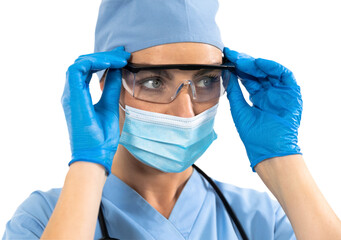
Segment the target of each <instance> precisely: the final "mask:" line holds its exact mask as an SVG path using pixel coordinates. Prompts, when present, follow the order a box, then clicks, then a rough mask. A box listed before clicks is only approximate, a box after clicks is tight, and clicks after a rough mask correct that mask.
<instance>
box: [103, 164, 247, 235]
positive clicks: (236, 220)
mask: <svg viewBox="0 0 341 240" xmlns="http://www.w3.org/2000/svg"><path fill="white" fill-rule="evenodd" d="M192 167H193V168H194V169H195V170H197V171H198V172H199V173H200V174H201V175H202V176H203V177H204V178H205V179H206V180H207V181H208V182H209V183H210V185H211V186H212V187H213V189H214V191H215V192H216V193H217V194H218V196H219V198H220V199H221V201H222V202H223V204H224V206H225V209H226V211H227V213H228V214H229V216H230V218H231V219H232V221H233V223H234V225H235V226H236V227H237V229H238V231H239V234H240V236H241V237H242V239H243V240H247V239H248V237H247V236H246V233H245V231H244V229H243V227H242V225H241V224H240V222H239V220H238V218H237V216H236V214H235V213H234V212H233V210H232V208H231V206H230V204H229V203H228V202H227V200H226V198H225V197H224V195H223V194H222V193H221V191H220V189H219V188H218V186H217V185H216V184H215V183H214V182H213V180H212V179H211V178H210V177H209V176H207V175H206V173H204V172H203V171H202V170H201V169H200V168H198V167H197V166H196V165H194V164H193V165H192ZM98 221H99V225H100V227H101V231H102V235H103V237H102V238H101V239H100V240H119V239H118V238H111V237H109V234H108V229H107V226H106V224H105V221H104V216H103V211H102V204H101V206H100V208H99V213H98Z"/></svg>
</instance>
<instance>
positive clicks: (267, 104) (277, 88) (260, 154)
mask: <svg viewBox="0 0 341 240" xmlns="http://www.w3.org/2000/svg"><path fill="white" fill-rule="evenodd" d="M224 54H225V56H226V57H227V58H228V59H229V60H230V61H231V62H233V63H234V64H235V65H236V74H237V76H238V77H239V78H240V80H241V82H242V84H243V85H244V86H245V88H246V90H247V91H248V92H249V94H250V101H251V102H252V103H253V106H250V105H249V104H248V103H247V102H246V101H245V99H244V97H243V94H242V91H241V89H240V86H239V83H238V78H237V76H236V75H235V74H231V77H230V80H229V81H230V82H229V84H228V87H227V97H228V99H229V101H230V107H231V113H232V118H233V121H234V124H235V125H236V128H237V130H238V133H239V136H240V138H241V140H242V141H243V143H244V146H245V148H246V152H247V155H248V158H249V160H250V162H251V167H252V170H253V171H255V169H254V167H255V166H256V165H257V164H258V163H259V162H261V161H263V160H265V159H268V158H272V157H279V156H286V155H292V154H301V152H300V148H299V146H298V145H297V134H298V128H299V126H300V121H301V113H302V104H303V102H302V97H301V93H300V87H299V86H298V85H297V83H296V80H295V77H294V75H293V74H292V72H291V71H290V70H288V69H287V68H285V67H283V66H282V65H280V64H278V63H276V62H274V61H270V60H265V59H261V58H258V59H254V58H252V57H250V56H248V55H246V54H242V53H238V52H236V51H231V50H229V49H228V48H224Z"/></svg>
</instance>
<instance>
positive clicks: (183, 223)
mask: <svg viewBox="0 0 341 240" xmlns="http://www.w3.org/2000/svg"><path fill="white" fill-rule="evenodd" d="M207 188H208V186H207V183H206V182H205V181H204V179H203V178H202V177H201V176H200V175H199V173H198V172H197V171H196V170H195V169H193V173H192V175H191V176H190V178H189V179H188V181H187V183H186V185H185V187H184V188H183V190H182V192H181V194H180V196H179V198H178V200H177V201H176V203H175V205H174V207H173V209H172V212H171V214H170V217H169V218H168V219H167V218H165V217H164V216H163V215H162V214H161V213H159V212H158V211H157V210H156V209H155V208H153V207H152V206H151V205H150V204H149V203H148V202H147V201H146V200H145V199H144V198H143V197H142V196H141V195H139V194H138V193H137V192H136V191H135V190H134V189H132V188H131V187H130V186H128V185H127V184H126V183H124V182H123V181H122V180H121V179H119V178H118V177H116V176H115V175H113V174H110V176H108V179H107V181H106V183H105V185H104V188H103V198H105V199H107V200H109V201H110V202H112V203H113V204H114V205H115V206H116V207H117V208H119V209H120V210H121V211H123V212H124V213H125V214H126V215H127V217H129V218H131V219H133V221H135V222H136V223H137V224H139V225H140V226H141V227H143V228H144V229H148V232H149V233H150V234H151V235H152V236H153V237H154V238H155V239H158V238H160V234H162V235H164V234H167V235H168V237H170V236H169V234H170V233H172V235H173V236H174V237H175V238H173V239H186V238H187V237H188V236H189V234H190V232H191V229H192V227H193V225H194V223H195V221H196V219H197V217H198V215H199V213H200V211H201V208H202V206H203V203H204V201H205V198H206V195H207ZM103 211H104V215H105V209H103ZM155 226H158V227H155Z"/></svg>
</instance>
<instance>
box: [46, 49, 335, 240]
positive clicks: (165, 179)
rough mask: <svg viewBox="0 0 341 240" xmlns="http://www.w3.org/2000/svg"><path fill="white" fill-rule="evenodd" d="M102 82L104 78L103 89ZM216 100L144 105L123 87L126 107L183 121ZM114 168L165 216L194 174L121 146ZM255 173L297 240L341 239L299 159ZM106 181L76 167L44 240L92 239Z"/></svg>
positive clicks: (147, 53) (191, 58)
mask: <svg viewBox="0 0 341 240" xmlns="http://www.w3.org/2000/svg"><path fill="white" fill-rule="evenodd" d="M221 56H222V55H221V51H220V50H219V49H217V48H215V47H213V46H211V45H207V44H202V43H173V44H165V45H160V46H155V47H152V48H148V49H143V50H141V51H137V52H134V53H132V57H131V60H130V61H131V62H134V63H148V64H176V63H177V64H179V63H197V64H214V63H218V64H219V63H221ZM191 74H192V73H187V74H185V75H181V74H180V75H178V78H179V79H181V80H182V79H184V80H185V79H190V77H191V76H190V75H191ZM103 79H105V77H104V78H103ZM103 84H104V81H103V80H102V81H101V86H102V89H103ZM217 101H218V100H216V101H212V102H210V103H205V104H196V103H193V102H192V101H191V99H190V95H189V94H188V91H185V90H183V91H181V93H180V95H178V97H177V98H176V99H175V100H174V101H173V102H172V103H169V104H155V103H147V102H143V101H140V100H137V99H134V98H133V97H131V96H130V94H129V93H127V92H125V90H124V89H122V90H121V95H120V103H121V105H122V106H123V107H124V106H125V105H129V106H131V107H135V108H139V109H143V110H147V111H152V112H159V113H164V114H170V115H175V116H180V117H193V116H195V115H196V114H199V113H200V112H202V111H204V110H206V109H208V108H209V107H211V106H213V105H214V104H215V103H217ZM123 123H124V111H122V110H120V123H119V126H120V130H122V127H123ZM111 170H112V174H115V175H116V176H117V177H119V178H120V179H121V180H122V181H124V182H125V183H126V184H128V185H129V186H130V187H132V188H133V189H134V190H135V191H137V192H138V193H139V194H140V195H141V196H142V197H143V198H145V199H146V201H147V202H149V203H150V204H151V205H152V206H153V207H154V208H155V209H156V210H157V211H159V212H160V213H161V214H162V215H163V216H165V217H166V218H168V217H169V215H170V213H171V211H172V209H173V207H174V204H175V202H176V200H177V199H178V197H179V195H180V193H181V191H182V189H183V188H184V186H185V184H186V182H187V180H188V179H189V177H190V176H191V174H192V171H193V169H192V167H190V168H188V169H186V170H185V171H183V172H181V173H163V172H160V171H158V170H156V169H154V168H151V167H148V166H146V165H144V164H142V163H140V162H139V161H138V160H136V159H135V158H134V157H133V156H132V155H130V154H129V152H128V151H127V150H126V149H125V148H124V147H122V146H121V145H119V148H118V150H117V152H116V154H115V157H114V160H113V165H112V169H111ZM255 170H256V171H257V173H258V175H259V176H260V178H261V179H262V180H263V182H264V184H265V185H266V186H267V187H268V188H269V189H270V191H271V192H272V193H273V194H274V196H275V197H276V198H277V200H278V201H279V203H280V204H281V206H282V208H283V209H284V211H285V213H286V214H287V216H288V218H289V220H290V222H291V224H292V226H293V229H294V231H295V235H296V237H297V239H307V240H314V239H318V240H320V239H341V222H340V220H339V219H338V218H337V216H336V215H335V213H334V212H333V210H332V209H331V208H330V206H329V204H328V203H327V201H326V200H325V198H324V197H323V195H322V194H321V192H320V190H319V189H318V187H317V185H316V183H315V182H314V180H313V178H312V176H311V174H310V173H309V170H308V169H307V167H306V165H305V163H304V160H303V157H302V156H301V155H290V156H284V157H275V158H270V159H267V160H264V161H262V162H261V163H259V164H258V165H257V166H256V167H255ZM105 181H106V176H105V170H104V167H103V166H101V165H99V164H95V163H89V162H75V163H73V164H72V165H71V166H70V168H69V171H68V173H67V176H66V178H65V183H64V186H63V189H62V191H61V195H60V197H59V199H58V202H57V205H56V207H55V209H54V211H53V213H52V215H51V217H50V220H49V222H48V224H47V226H46V228H45V230H44V233H43V235H42V237H41V239H93V238H94V233H95V228H96V221H97V216H98V209H99V204H100V201H101V196H102V190H103V186H104V183H105ZM85 186H86V187H85ZM113 191H114V190H113ZM80 219H81V220H80Z"/></svg>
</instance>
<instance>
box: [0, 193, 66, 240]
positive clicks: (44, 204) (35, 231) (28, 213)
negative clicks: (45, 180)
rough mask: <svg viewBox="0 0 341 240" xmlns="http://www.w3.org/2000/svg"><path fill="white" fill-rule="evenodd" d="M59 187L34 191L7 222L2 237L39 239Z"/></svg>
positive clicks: (56, 199)
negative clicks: (44, 190)
mask: <svg viewBox="0 0 341 240" xmlns="http://www.w3.org/2000/svg"><path fill="white" fill-rule="evenodd" d="M60 191H61V189H60V188H54V189H51V190H49V191H46V192H43V191H34V192H33V193H31V194H30V196H29V197H28V198H27V199H26V200H25V201H24V202H23V203H22V204H20V206H19V207H18V208H17V210H16V211H15V213H14V215H13V217H12V218H11V219H10V220H9V221H8V222H7V224H6V229H5V234H4V236H3V239H39V238H40V236H41V234H42V233H43V231H44V229H45V226H46V225H47V223H48V221H49V219H50V216H51V214H52V212H53V209H54V207H55V205H56V203H57V201H58V198H59V195H60Z"/></svg>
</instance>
